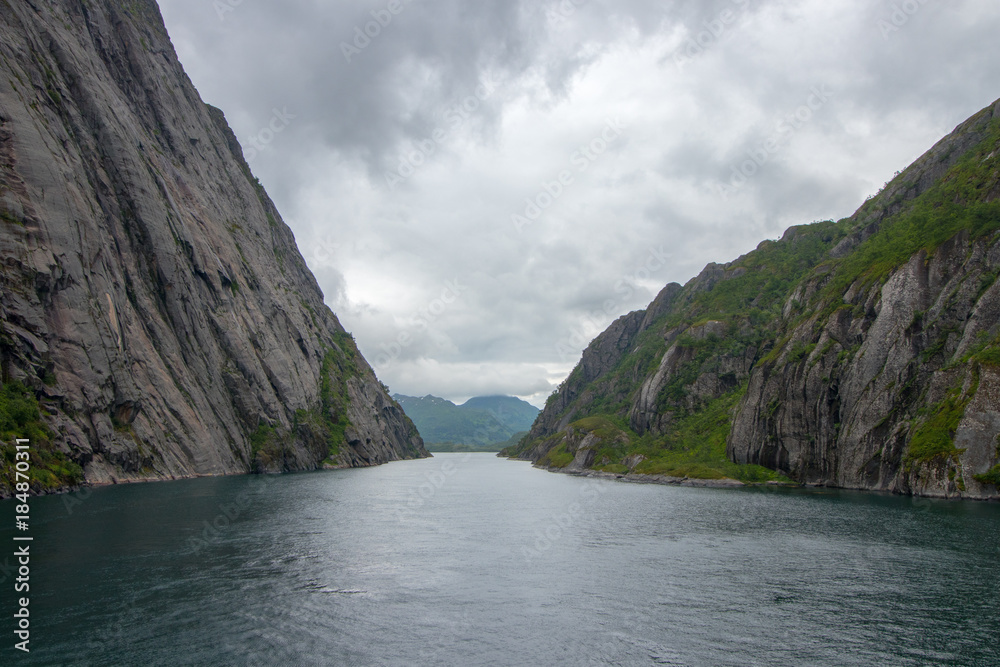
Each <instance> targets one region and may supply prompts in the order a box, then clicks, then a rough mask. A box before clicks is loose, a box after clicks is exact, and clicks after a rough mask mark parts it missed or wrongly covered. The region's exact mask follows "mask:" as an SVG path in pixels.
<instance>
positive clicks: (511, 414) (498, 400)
mask: <svg viewBox="0 0 1000 667" xmlns="http://www.w3.org/2000/svg"><path fill="white" fill-rule="evenodd" d="M459 407H460V409H462V410H479V411H481V412H488V413H490V414H491V415H493V417H494V418H495V419H496V420H497V421H499V422H500V423H501V424H503V425H504V426H506V427H507V428H509V429H511V430H512V431H513V432H514V433H517V432H519V431H527V430H528V429H530V428H531V425H532V424H534V423H535V419H537V418H538V413H539V412H541V410H539V409H538V408H536V407H535V406H534V405H532V404H531V403H528V402H526V401H522V400H521V399H519V398H515V397H513V396H477V397H475V398H470V399H469V400H467V401H466V402H465V403H463V404H462V405H460V406H459Z"/></svg>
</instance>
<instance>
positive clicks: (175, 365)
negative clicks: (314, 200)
mask: <svg viewBox="0 0 1000 667" xmlns="http://www.w3.org/2000/svg"><path fill="white" fill-rule="evenodd" d="M0 71H2V75H0V262H2V275H0V366H2V380H3V382H4V384H5V385H7V386H17V387H23V388H26V389H27V390H29V394H31V395H33V397H34V399H37V401H38V405H39V413H38V420H39V421H40V422H41V425H40V426H39V428H40V429H41V430H40V431H38V432H40V433H44V434H45V440H46V442H43V443H39V447H40V448H41V449H42V450H44V451H40V453H39V456H42V455H43V454H44V456H42V458H41V459H39V461H38V462H37V463H38V465H39V466H41V467H42V468H45V466H46V465H48V463H46V462H49V463H51V466H50V468H51V471H50V472H51V474H47V475H43V478H42V480H41V481H40V482H39V484H40V485H41V486H42V487H43V488H44V487H46V486H48V487H54V486H60V485H63V484H64V483H66V482H67V479H68V480H69V481H70V482H74V481H79V478H80V476H81V475H82V478H83V479H85V480H86V481H90V482H108V481H118V480H134V479H153V478H172V477H183V476H191V475H214V474H227V473H244V472H249V471H255V470H257V471H283V470H287V471H290V470H303V469H310V468H315V467H317V466H321V465H332V466H366V465H375V464H380V463H385V462H387V461H392V460H396V459H401V458H413V457H423V456H427V455H428V454H427V452H426V450H425V449H424V447H423V443H422V440H421V439H420V436H419V435H418V433H417V431H416V429H415V428H414V426H413V424H412V422H410V420H409V419H408V418H407V417H406V416H405V415H404V414H403V411H402V410H401V408H400V407H399V406H398V405H397V404H396V403H395V401H393V400H392V399H391V398H390V397H389V396H388V394H387V393H386V391H385V388H384V387H383V386H382V385H381V384H380V383H379V382H378V380H377V379H376V377H375V375H374V373H373V371H372V369H371V368H370V367H369V365H368V364H367V363H366V362H365V360H364V359H363V358H362V356H361V354H360V353H359V352H358V350H357V347H356V346H355V343H354V340H353V339H352V337H351V336H350V335H349V334H348V333H346V332H345V331H344V329H343V327H342V326H341V325H340V323H339V322H338V320H337V318H336V316H335V315H334V314H333V313H332V312H331V311H330V310H329V309H328V308H327V307H326V306H325V305H324V303H323V295H322V293H321V291H320V289H319V286H318V285H317V283H316V281H315V279H314V277H313V275H312V274H311V273H310V271H309V269H308V267H307V266H306V264H305V262H304V260H303V259H302V257H301V255H300V253H299V251H298V249H297V247H296V245H295V239H294V238H293V235H292V232H291V230H290V229H289V228H288V227H287V226H286V225H285V224H284V223H283V222H282V220H281V216H280V215H279V214H278V211H277V210H276V209H275V206H274V204H273V203H272V202H271V200H270V198H269V197H268V196H267V193H266V192H265V191H264V189H263V187H262V186H261V185H260V183H259V181H258V180H257V179H256V178H254V176H253V174H252V173H251V171H250V168H249V166H248V164H247V162H246V161H245V160H244V157H243V153H242V149H241V148H240V145H239V143H238V142H237V140H236V137H235V136H234V134H233V132H232V131H231V130H230V128H229V126H228V124H227V123H226V119H225V116H224V115H223V112H222V111H220V110H219V109H216V108H214V107H211V106H209V105H207V104H205V103H204V102H203V101H202V100H201V98H200V97H199V95H198V92H197V91H196V90H195V88H194V87H193V85H192V84H191V82H190V80H189V79H188V77H187V76H186V74H185V73H184V70H183V69H182V67H181V65H180V63H179V62H178V59H177V56H176V53H175V52H174V49H173V46H172V45H171V42H170V39H169V37H168V35H167V31H166V29H165V27H164V24H163V21H162V18H161V16H160V13H159V9H158V7H157V5H156V4H155V2H153V0H131V1H129V2H122V1H119V0H89V1H88V2H83V3H80V2H74V1H71V0H54V1H49V0H46V1H45V2H41V1H38V0H18V1H17V2H7V1H6V0H0ZM28 398H29V399H31V398H32V397H31V396H30V395H29V396H28ZM43 459H44V460H43ZM77 466H78V467H77ZM42 472H45V471H44V470H43V471H42ZM5 479H6V476H5Z"/></svg>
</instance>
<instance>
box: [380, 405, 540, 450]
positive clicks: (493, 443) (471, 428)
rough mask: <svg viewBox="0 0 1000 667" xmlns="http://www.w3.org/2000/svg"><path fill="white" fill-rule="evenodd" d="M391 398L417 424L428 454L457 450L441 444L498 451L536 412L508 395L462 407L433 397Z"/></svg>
mask: <svg viewBox="0 0 1000 667" xmlns="http://www.w3.org/2000/svg"><path fill="white" fill-rule="evenodd" d="M393 398H395V399H396V401H398V402H399V404H400V405H402V406H403V410H405V411H406V414H407V415H408V416H409V417H410V419H412V420H413V422H414V423H415V424H416V425H417V428H418V430H419V431H420V433H421V435H422V436H423V438H424V439H425V440H426V441H427V443H428V447H430V449H431V450H432V451H446V450H452V451H457V450H456V448H455V447H451V446H449V447H445V448H442V447H441V445H442V444H448V445H464V446H473V447H474V448H476V449H486V450H487V451H499V450H500V449H501V446H505V445H507V444H508V443H507V442H505V441H507V440H510V439H511V438H512V437H513V436H514V435H515V434H517V433H519V432H525V431H527V430H528V429H529V428H531V425H532V424H533V423H534V421H535V417H537V416H538V413H539V410H538V408H536V407H535V406H533V405H531V404H530V403H526V402H524V401H522V400H521V399H519V398H514V397H511V396H481V397H476V398H470V399H469V400H468V401H466V402H465V403H464V404H462V405H455V404H454V403H452V402H451V401H448V400H445V399H443V398H438V397H437V396H424V397H423V398H415V397H413V396H402V395H399V394H397V395H395V396H394V397H393ZM498 443H502V445H501V444H498ZM462 451H464V449H463V450H462Z"/></svg>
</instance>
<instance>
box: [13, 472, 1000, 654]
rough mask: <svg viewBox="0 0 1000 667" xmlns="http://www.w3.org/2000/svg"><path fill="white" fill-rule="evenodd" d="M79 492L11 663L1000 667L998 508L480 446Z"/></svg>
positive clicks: (58, 525)
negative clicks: (755, 483) (558, 465)
mask: <svg viewBox="0 0 1000 667" xmlns="http://www.w3.org/2000/svg"><path fill="white" fill-rule="evenodd" d="M67 500H70V502H71V503H72V504H71V505H69V506H68V505H67ZM75 500H76V499H75V498H72V500H71V497H47V498H36V499H33V500H32V502H31V511H32V530H31V534H32V535H33V536H34V538H35V540H34V542H33V544H32V554H33V556H32V562H31V567H32V575H31V576H32V581H31V586H32V591H31V614H32V617H31V618H32V630H33V632H32V641H31V647H32V652H31V654H30V656H28V657H27V659H25V657H24V656H23V654H20V653H19V652H17V651H15V650H14V649H13V648H12V646H13V643H14V641H15V640H14V637H13V629H14V624H13V619H12V618H11V617H12V614H13V611H14V607H13V598H14V593H13V580H12V578H11V577H7V579H6V581H4V582H3V583H2V584H0V586H2V587H3V591H4V593H3V598H2V599H3V602H4V609H3V616H4V618H6V619H8V620H7V621H5V622H4V624H5V625H6V627H7V629H6V630H4V632H3V636H5V637H7V640H6V641H5V644H4V646H3V647H2V649H0V664H3V665H19V664H31V665H540V666H542V665H678V666H680V665H685V666H691V667H695V666H706V667H707V666H713V667H714V666H719V665H741V666H742V665H796V666H798V665H838V666H840V665H962V666H987V665H990V666H992V665H1000V647H998V641H1000V606H998V600H1000V550H998V549H1000V505H995V504H983V503H948V502H936V501H934V502H932V501H926V500H911V499H908V498H895V497H884V496H877V495H868V494H860V493H850V492H830V491H803V490H770V491H769V490H736V491H732V490H711V489H687V488H674V487H663V486H638V485H629V484H622V483H616V482H599V481H593V480H586V479H580V478H573V477H568V476H563V475H553V474H549V473H546V472H542V471H538V470H534V469H532V468H530V467H529V466H527V465H526V464H520V463H511V462H507V461H502V460H499V459H496V458H494V457H493V456H491V455H483V454H476V455H464V454H442V455H439V456H438V457H436V458H435V459H432V460H427V461H419V462H412V463H396V464H391V465H388V466H383V467H380V468H375V469H371V470H347V471H334V472H322V473H310V474H301V475H286V476H278V477H230V478H221V479H201V480H188V481H180V482H171V483H161V484H143V485H133V486H120V487H112V488H106V489H100V490H96V491H94V492H93V493H92V494H91V495H90V496H89V497H87V498H86V499H84V500H82V501H81V502H80V503H79V504H75V502H73V501H75ZM400 508H403V509H402V511H401V510H400ZM70 510H71V511H70ZM13 512H14V507H13V503H9V502H4V503H2V504H0V514H2V519H0V520H2V524H0V526H2V528H0V539H2V541H3V543H4V544H7V545H11V544H13V542H12V540H11V537H12V535H13V530H11V529H10V528H9V527H10V526H11V525H12V523H13ZM213 524H214V526H213ZM12 552H13V548H10V547H7V548H5V549H4V553H0V563H2V562H3V558H4V557H5V556H6V555H7V553H12Z"/></svg>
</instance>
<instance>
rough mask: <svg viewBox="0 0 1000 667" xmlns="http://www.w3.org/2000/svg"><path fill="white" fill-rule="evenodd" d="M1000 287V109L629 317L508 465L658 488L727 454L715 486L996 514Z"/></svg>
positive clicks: (594, 351) (587, 360) (588, 359)
mask: <svg viewBox="0 0 1000 667" xmlns="http://www.w3.org/2000/svg"><path fill="white" fill-rule="evenodd" d="M998 275H1000V102H997V103H996V104H993V105H991V106H990V107H987V108H986V109H984V110H982V111H981V112H980V113H978V114H976V115H975V116H973V117H972V118H970V119H969V120H968V121H966V122H965V123H963V124H962V125H960V126H959V127H958V128H956V130H955V131H954V132H953V133H952V134H951V135H949V136H948V137H945V138H944V139H943V140H942V141H940V142H939V143H938V144H937V145H936V146H934V147H933V148H932V149H931V150H930V151H928V152H927V153H926V154H925V155H923V156H922V157H921V158H920V159H919V160H917V161H916V162H915V163H914V164H913V165H911V166H910V167H909V168H907V169H906V170H904V171H902V172H900V173H899V174H897V176H896V177H895V178H894V179H893V180H892V181H891V182H889V183H887V184H886V186H885V187H884V188H883V190H882V191H880V193H879V194H878V195H877V196H875V197H873V198H870V199H869V201H867V202H866V203H865V204H864V205H863V206H862V207H861V208H860V209H859V210H858V211H857V212H856V213H855V214H854V215H853V216H852V217H850V218H847V219H845V220H841V221H839V222H832V221H830V222H822V223H814V224H811V225H803V226H799V227H793V228H791V229H789V230H788V231H787V232H785V234H784V235H783V237H782V238H781V239H779V240H777V241H765V242H763V243H761V244H760V246H758V248H757V249H756V250H755V251H753V252H751V253H749V254H747V255H745V256H743V257H740V258H738V259H737V260H735V261H733V262H731V263H729V264H725V265H718V264H710V265H709V266H708V267H706V268H705V270H704V271H703V272H702V273H701V274H700V275H699V276H697V277H696V278H694V279H692V280H691V281H690V282H689V283H688V284H687V285H685V286H683V287H681V286H680V285H670V286H668V287H667V288H666V289H665V290H664V293H663V294H661V295H660V296H659V297H658V298H657V300H656V301H655V302H654V303H653V304H652V305H651V306H650V308H649V309H647V311H645V312H642V311H640V312H636V313H631V314H629V315H626V316H624V317H622V318H621V319H619V320H618V321H617V322H615V323H614V324H613V325H612V326H611V327H610V328H609V329H608V330H607V331H605V332H604V333H603V334H601V335H600V336H598V337H597V338H596V339H595V340H594V341H593V342H592V343H591V344H590V346H589V347H588V348H587V350H586V351H584V353H583V358H582V360H581V362H580V364H579V365H578V366H577V368H576V369H575V370H574V371H573V373H572V374H571V375H570V377H569V378H568V379H567V381H566V382H565V383H564V384H563V385H562V386H561V387H560V388H559V390H558V391H557V392H556V393H555V394H554V395H553V396H552V397H551V398H550V399H549V402H548V405H547V406H546V409H545V410H544V411H543V412H542V414H541V415H540V416H539V418H538V420H537V421H536V422H535V425H534V427H533V429H532V431H531V433H530V434H529V436H528V438H526V439H525V440H524V441H522V443H521V444H520V445H519V446H518V447H516V448H513V449H511V450H509V451H507V452H506V454H508V455H511V456H516V457H519V458H525V459H529V460H532V461H535V462H536V463H538V464H541V465H546V466H553V465H554V466H555V467H558V468H562V469H565V470H570V471H576V472H579V471H580V470H581V469H583V470H606V471H610V472H613V473H617V474H625V473H635V472H638V473H642V472H647V473H648V472H650V471H651V470H652V469H653V468H655V466H653V462H654V461H655V460H656V459H657V457H660V459H662V461H666V460H668V459H669V460H670V461H674V462H676V461H677V460H679V459H683V458H684V456H685V455H687V454H688V453H689V451H691V450H694V449H695V448H696V445H697V442H698V440H699V438H718V443H719V446H720V448H721V446H722V444H723V443H724V445H725V454H726V456H727V457H728V461H721V462H720V465H718V466H715V467H714V468H712V469H711V470H709V471H708V472H713V471H714V472H716V473H718V474H720V475H721V474H728V473H727V472H726V471H727V470H737V472H738V471H739V470H741V468H739V466H736V467H735V468H732V467H731V468H726V465H728V464H740V466H742V465H747V466H750V465H757V466H763V467H766V468H768V469H770V470H774V471H778V472H780V473H781V474H782V475H784V476H787V477H788V478H791V479H792V480H794V481H796V482H800V483H805V484H815V485H826V486H835V487H844V488H852V489H870V490H880V491H888V492H894V493H902V494H914V495H924V496H936V497H964V498H979V499H988V498H991V499H997V498H1000V491H998V485H1000V283H998V282H997V276H998ZM588 431H589V433H587V432H588ZM720 434H721V435H720ZM692 456H693V455H692ZM720 457H721V449H720ZM705 460H707V459H705ZM702 462H705V461H704V460H703V461H702ZM662 465H666V464H665V463H663V464H662ZM662 465H661V467H662ZM672 465H677V464H676V463H673V464H672ZM702 471H703V472H704V470H702ZM719 471H722V472H719ZM749 474H750V473H749V472H748V475H749ZM709 476H711V475H709Z"/></svg>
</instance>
